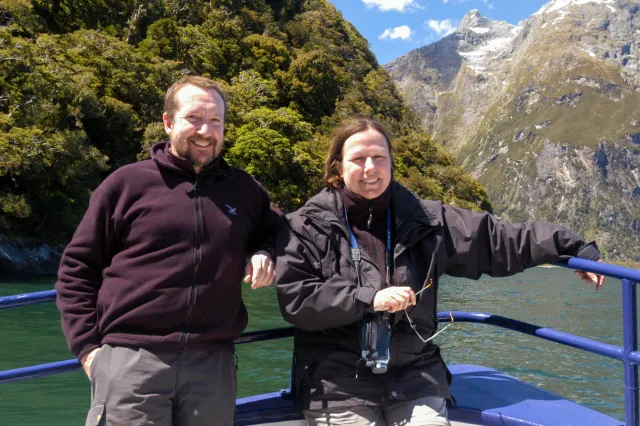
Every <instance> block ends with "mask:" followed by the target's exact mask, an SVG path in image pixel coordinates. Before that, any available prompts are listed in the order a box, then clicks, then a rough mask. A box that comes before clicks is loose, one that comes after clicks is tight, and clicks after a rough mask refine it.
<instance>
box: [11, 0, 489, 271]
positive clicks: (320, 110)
mask: <svg viewBox="0 0 640 426" xmlns="http://www.w3.org/2000/svg"><path fill="white" fill-rule="evenodd" d="M185 74H195V75H205V76H209V77H211V78H213V79H216V80H218V81H220V82H221V84H222V85H223V86H224V87H225V89H226V91H227V93H228V95H229V99H228V106H229V113H228V115H227V116H226V118H225V141H224V145H225V151H224V156H225V158H226V159H227V160H228V161H229V162H230V163H231V164H233V165H235V166H238V167H241V168H243V169H244V170H246V171H247V172H249V173H251V174H252V175H253V176H254V177H255V178H256V179H258V180H259V181H260V182H261V183H262V184H263V185H264V187H265V188H266V189H267V191H268V192H269V194H270V196H271V200H272V202H273V203H274V205H275V206H277V207H278V208H280V209H281V210H283V211H285V212H287V211H291V210H294V209H296V208H298V207H299V206H300V205H302V204H303V203H304V202H305V201H306V200H307V199H308V198H309V197H310V196H311V195H312V194H314V193H315V192H317V191H318V190H319V188H320V187H322V186H324V184H323V181H322V175H323V173H322V170H323V166H324V162H325V156H326V153H327V152H328V147H329V140H330V139H331V134H332V131H333V129H334V128H335V127H336V126H337V124H338V123H340V122H341V121H342V120H343V119H345V118H347V117H352V116H354V115H356V114H358V113H362V114H366V115H368V116H370V117H374V118H376V119H378V120H380V121H382V122H383V123H384V124H385V125H386V126H387V127H388V128H389V129H390V130H391V131H392V133H393V134H394V135H395V136H396V139H395V146H396V149H397V151H396V155H395V163H394V166H395V169H394V172H395V175H394V176H395V177H396V179H398V180H400V181H401V182H403V183H405V184H406V185H407V186H409V187H410V188H411V189H413V190H414V191H415V192H417V193H418V194H419V195H420V196H422V197H425V198H426V197H428V198H441V199H444V200H445V201H446V202H449V203H453V204H456V205H459V206H463V207H468V208H475V209H478V210H479V209H490V205H489V204H488V202H487V194H486V191H485V189H484V188H482V186H481V185H480V184H478V182H477V181H475V180H474V179H473V178H471V177H470V176H469V175H468V174H465V173H464V172H463V170H462V168H461V167H460V166H459V165H457V164H456V162H455V160H454V159H453V157H452V155H451V154H450V153H448V152H447V151H445V150H444V149H442V147H440V146H439V145H437V144H436V143H435V142H434V141H433V140H432V139H430V137H429V135H428V134H427V133H426V132H424V131H423V130H422V129H421V128H420V125H419V122H417V120H416V119H415V117H414V116H413V115H412V114H411V113H410V112H409V110H408V108H407V106H406V105H405V103H404V102H403V101H402V99H401V98H400V95H399V94H398V92H397V90H396V88H395V85H394V84H393V81H392V80H391V77H390V76H389V74H388V73H387V72H385V71H384V70H383V69H382V68H381V67H380V65H379V64H378V62H377V60H376V58H375V56H374V55H373V53H372V52H371V50H370V49H369V45H368V43H367V41H366V40H365V39H364V38H363V37H362V35H361V34H360V33H358V31H357V30H356V29H355V27H354V26H353V25H351V24H350V23H349V22H347V21H345V20H344V19H343V16H342V14H341V13H340V12H339V11H337V10H336V8H335V7H334V6H333V5H331V4H330V3H329V2H327V1H326V0H251V1H248V0H148V1H144V2H141V1H139V0H109V1H102V0H89V1H87V0H68V1H64V2H60V1H49V0H0V275H2V274H1V272H2V271H7V270H8V269H7V268H8V267H7V266H6V265H9V264H11V265H14V266H15V268H14V269H15V270H16V271H24V274H27V273H28V272H29V270H31V271H32V272H33V273H34V274H38V273H40V272H39V271H40V270H41V269H39V267H35V268H34V267H32V266H30V265H32V264H39V263H38V262H39V261H38V259H45V260H46V262H47V263H54V264H55V259H54V258H51V259H50V256H48V255H46V253H44V251H45V249H43V247H44V246H42V244H41V243H46V244H48V246H53V247H57V246H58V245H64V244H65V243H66V242H67V241H68V240H69V238H70V237H71V235H72V234H73V232H74V230H75V228H76V226H77V224H78V222H79V221H80V220H81V218H82V216H83V214H84V212H85V210H86V208H87V204H88V200H89V197H90V195H91V193H92V192H93V191H94V190H95V188H96V187H97V186H98V184H99V183H100V182H101V181H102V180H103V179H104V178H105V177H106V176H107V175H108V174H109V173H111V172H112V171H113V170H115V169H116V168H118V167H120V166H122V165H124V164H127V163H132V162H135V161H137V160H140V159H143V158H145V157H147V156H148V148H149V146H150V145H151V144H153V143H155V142H157V141H158V140H162V139H166V137H167V135H166V133H165V131H164V128H163V125H162V122H161V117H162V111H163V98H164V93H165V91H166V90H167V88H168V87H169V86H170V85H171V83H172V82H174V81H176V80H178V79H179V78H180V77H182V76H184V75H185ZM54 250H57V249H54ZM34 253H35V254H34ZM34 259H35V260H34ZM47 259H48V260H47ZM31 260H34V262H31ZM40 263H42V262H40ZM21 273H22V272H21Z"/></svg>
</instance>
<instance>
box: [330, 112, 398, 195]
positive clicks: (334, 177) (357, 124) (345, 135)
mask: <svg viewBox="0 0 640 426" xmlns="http://www.w3.org/2000/svg"><path fill="white" fill-rule="evenodd" d="M368 129H372V130H376V131H378V132H380V133H381V134H382V135H383V136H384V138H385V140H386V141H387V148H388V149H389V159H390V160H391V170H392V171H393V152H392V151H391V135H390V134H389V131H388V130H387V129H385V128H384V126H383V125H382V124H381V123H380V122H378V121H376V120H373V119H371V118H365V117H357V118H351V119H348V120H345V121H343V122H342V123H340V125H339V126H338V128H337V129H336V130H335V131H334V132H333V137H332V138H331V142H330V143H329V154H328V155H327V160H326V163H325V167H324V180H325V182H327V184H328V185H329V186H336V184H337V183H338V182H342V178H341V177H340V173H339V172H338V163H340V162H341V161H342V148H343V147H344V143H345V142H346V140H347V139H349V138H350V137H351V136H353V135H355V134H356V133H360V132H364V131H366V130H368Z"/></svg>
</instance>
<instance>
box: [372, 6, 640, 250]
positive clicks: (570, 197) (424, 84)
mask: <svg viewBox="0 0 640 426" xmlns="http://www.w3.org/2000/svg"><path fill="white" fill-rule="evenodd" d="M639 12H640V5H639V4H638V1H637V0H554V1H552V2H550V3H548V4H546V5H545V6H543V7H542V8H541V9H540V10H539V11H538V12H537V13H535V14H534V15H532V16H531V17H529V18H528V19H526V20H524V21H522V22H520V23H519V24H518V25H517V26H514V25H511V24H509V23H506V22H498V21H491V20H488V19H486V18H484V17H483V16H481V15H480V14H479V13H478V12H477V11H475V10H474V11H471V12H469V13H468V14H467V15H466V16H465V17H464V19H463V20H462V22H461V23H460V25H459V27H458V28H457V31H456V32H455V33H453V34H451V35H449V36H447V37H445V38H444V39H442V40H440V41H439V42H437V43H434V44H431V45H429V46H425V47H422V48H420V49H416V50H414V51H412V52H409V53H408V54H407V55H405V56H403V57H400V58H398V59H396V60H394V61H393V62H391V63H389V64H387V65H385V68H386V69H387V70H388V71H389V72H390V73H391V74H392V76H393V78H394V80H395V81H396V83H397V85H398V87H399V89H400V91H401V93H402V95H403V96H404V98H405V99H406V100H408V101H409V103H410V104H411V105H412V106H413V108H414V109H415V110H416V112H417V113H418V114H419V115H420V116H421V117H422V124H423V126H424V127H425V129H427V130H428V131H430V132H431V134H432V135H433V136H434V137H435V138H436V139H437V140H440V141H442V142H443V143H444V144H445V146H447V147H448V148H449V149H450V150H451V152H453V153H454V154H455V156H456V157H457V159H458V160H459V161H460V162H461V163H462V164H463V166H464V168H465V169H466V171H468V172H471V173H472V174H473V175H474V177H476V178H478V179H479V180H480V182H481V183H483V184H484V185H485V186H486V188H487V190H488V191H489V194H490V197H491V201H492V203H493V205H494V208H495V211H496V213H497V214H498V215H500V216H501V217H503V218H505V219H508V220H512V221H516V220H545V221H552V222H556V223H561V224H564V225H566V226H568V227H570V228H571V229H573V230H574V231H576V232H578V233H580V234H582V235H584V236H585V237H586V238H595V239H597V240H598V242H599V244H600V246H601V248H602V249H603V250H604V251H605V252H606V254H607V257H608V258H610V259H619V260H635V261H640V18H639V15H640V14H639Z"/></svg>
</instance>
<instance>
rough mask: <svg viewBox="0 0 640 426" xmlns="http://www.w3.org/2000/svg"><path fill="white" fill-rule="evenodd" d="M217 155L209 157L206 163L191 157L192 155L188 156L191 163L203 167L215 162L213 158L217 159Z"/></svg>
mask: <svg viewBox="0 0 640 426" xmlns="http://www.w3.org/2000/svg"><path fill="white" fill-rule="evenodd" d="M215 159H216V157H209V159H208V160H207V161H205V162H204V163H203V162H201V161H198V160H196V159H195V158H191V156H189V157H188V158H187V160H189V161H190V162H191V165H192V166H193V167H194V168H196V167H200V168H201V169H202V168H204V167H206V166H208V165H209V164H211V163H213V160H215Z"/></svg>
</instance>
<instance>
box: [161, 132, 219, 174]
mask: <svg viewBox="0 0 640 426" xmlns="http://www.w3.org/2000/svg"><path fill="white" fill-rule="evenodd" d="M194 141H195V142H200V141H202V142H207V143H210V144H211V147H212V149H213V155H212V156H211V157H209V158H207V160H206V161H200V160H199V159H198V157H197V156H196V155H192V153H191V150H190V149H189V148H190V144H191V143H192V142H194ZM171 144H172V145H173V146H174V147H175V148H176V152H177V154H178V156H179V157H182V158H184V159H185V160H187V161H189V162H190V163H191V165H192V166H193V167H194V168H196V167H200V168H202V167H205V166H207V165H209V164H211V163H212V162H213V161H214V160H215V159H216V158H217V155H216V154H215V153H216V150H217V148H218V141H217V140H215V139H208V140H203V139H194V138H187V139H183V140H180V141H174V140H172V141H171ZM180 150H183V152H180Z"/></svg>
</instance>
